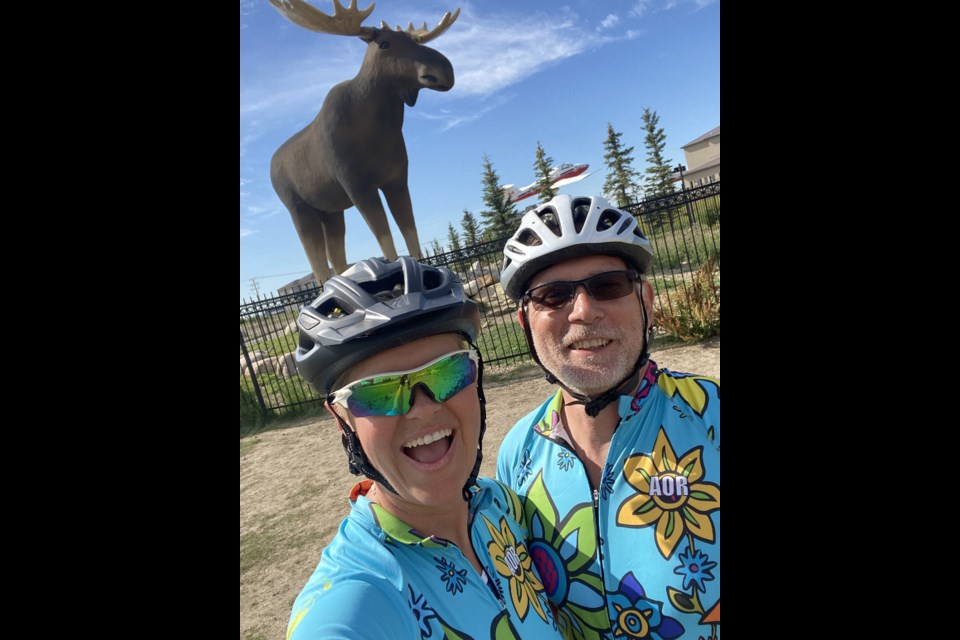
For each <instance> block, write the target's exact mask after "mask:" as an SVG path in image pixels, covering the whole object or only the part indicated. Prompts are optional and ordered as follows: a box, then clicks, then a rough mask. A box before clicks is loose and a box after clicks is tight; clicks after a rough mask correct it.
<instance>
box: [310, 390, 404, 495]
mask: <svg viewBox="0 0 960 640" xmlns="http://www.w3.org/2000/svg"><path fill="white" fill-rule="evenodd" d="M332 397H333V396H332V394H331V395H330V396H328V397H327V409H329V410H330V413H332V414H333V415H334V417H336V419H337V422H338V423H340V442H341V444H343V450H344V451H346V452H347V462H348V464H349V465H350V473H352V474H353V475H355V476H361V475H362V476H366V477H368V478H370V479H371V480H373V481H374V482H376V483H377V484H379V485H380V486H382V487H383V488H384V489H386V490H388V491H389V492H390V493H392V494H394V495H396V494H397V492H396V490H395V489H394V488H393V486H391V484H390V483H389V482H387V479H386V478H384V477H383V474H381V473H380V472H379V471H377V469H376V467H374V466H373V465H372V464H370V460H369V459H368V458H367V454H365V453H364V452H363V447H362V446H361V445H360V438H358V437H357V433H356V431H354V430H353V429H351V428H350V425H348V424H347V423H346V422H344V420H343V418H341V417H340V414H339V413H337V412H336V411H334V410H333V407H332V406H331V404H330V400H331V398H332Z"/></svg>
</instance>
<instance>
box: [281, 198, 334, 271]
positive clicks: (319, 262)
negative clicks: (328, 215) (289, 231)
mask: <svg viewBox="0 0 960 640" xmlns="http://www.w3.org/2000/svg"><path fill="white" fill-rule="evenodd" d="M288 208H289V209H290V217H291V218H293V226H294V227H296V229H297V235H299V236H300V244H302V245H303V251H304V253H306V254H307V260H309V261H310V268H311V269H312V270H313V276H314V277H315V278H316V279H317V282H318V283H321V282H326V281H327V280H328V279H329V278H330V276H331V275H333V273H331V271H330V267H329V265H327V247H326V242H325V241H324V235H323V218H322V216H323V213H321V212H320V211H318V210H317V209H314V208H313V207H311V206H310V205H308V204H306V203H305V202H303V201H300V202H298V203H295V204H294V206H293V207H288Z"/></svg>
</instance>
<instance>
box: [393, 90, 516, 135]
mask: <svg viewBox="0 0 960 640" xmlns="http://www.w3.org/2000/svg"><path fill="white" fill-rule="evenodd" d="M512 99H513V95H512V94H501V95H497V96H494V97H493V98H492V99H491V100H490V102H489V103H488V104H485V105H484V106H483V107H481V108H480V109H479V110H477V111H474V112H472V113H470V112H464V111H458V112H452V111H450V110H449V109H442V110H441V111H440V113H429V112H426V111H418V112H411V115H412V116H413V117H415V118H416V117H421V118H423V119H425V120H434V121H437V122H442V123H443V127H442V128H441V129H440V131H447V130H449V129H452V128H454V127H458V126H460V125H462V124H467V123H470V122H473V121H474V120H479V119H480V118H482V117H483V116H485V115H486V114H488V113H490V112H491V111H493V110H494V109H496V108H498V107H500V106H502V105H504V104H506V103H507V102H509V101H510V100H512Z"/></svg>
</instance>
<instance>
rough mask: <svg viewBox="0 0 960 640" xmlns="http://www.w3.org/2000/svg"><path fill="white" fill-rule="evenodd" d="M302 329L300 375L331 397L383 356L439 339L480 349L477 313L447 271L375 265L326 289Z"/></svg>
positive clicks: (305, 314)
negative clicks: (454, 336) (343, 380)
mask: <svg viewBox="0 0 960 640" xmlns="http://www.w3.org/2000/svg"><path fill="white" fill-rule="evenodd" d="M297 324H298V325H299V327H300V344H299V346H298V347H297V351H296V354H295V356H294V357H295V359H296V362H297V370H298V371H299V372H300V375H301V376H302V377H303V378H304V380H306V381H307V382H309V383H310V384H311V385H312V386H313V388H314V389H316V390H317V391H318V392H320V394H321V395H324V396H326V395H327V394H329V393H330V392H331V391H333V385H334V383H335V382H336V380H337V378H338V377H340V374H342V373H343V372H345V371H346V370H347V369H349V368H350V367H352V366H353V365H355V364H357V363H358V362H361V361H363V360H366V359H367V358H369V357H370V356H372V355H375V354H377V353H380V352H381V351H385V350H386V349H390V348H392V347H398V346H400V345H402V344H406V343H408V342H411V341H413V340H417V339H419V338H425V337H427V336H432V335H436V334H440V333H462V334H465V335H466V336H468V337H469V339H470V342H475V341H476V339H477V333H479V331H480V311H479V308H478V307H477V305H476V303H475V302H473V300H470V299H469V298H468V297H467V296H466V295H465V294H464V292H463V285H462V284H461V283H460V280H458V279H457V276H456V275H455V274H454V273H453V272H452V271H450V270H449V269H447V268H445V267H432V266H429V265H425V264H421V263H420V262H417V261H416V260H414V259H413V258H411V257H409V256H403V257H400V258H398V259H397V260H396V261H395V262H390V261H388V260H384V259H383V258H370V259H368V260H361V261H360V262H358V263H356V264H355V265H353V266H352V267H350V268H349V269H347V270H346V271H344V272H343V273H342V274H340V275H337V276H333V277H332V278H330V279H329V280H327V281H326V282H324V283H323V293H321V294H320V296H319V297H318V298H317V299H316V300H314V301H313V302H312V303H311V304H309V305H307V306H306V307H304V308H303V309H302V310H301V311H300V317H299V318H298V319H297Z"/></svg>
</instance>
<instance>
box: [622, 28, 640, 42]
mask: <svg viewBox="0 0 960 640" xmlns="http://www.w3.org/2000/svg"><path fill="white" fill-rule="evenodd" d="M625 36H626V38H627V40H636V39H637V38H639V37H640V32H639V31H637V30H636V29H628V30H627V33H626V34H625Z"/></svg>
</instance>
